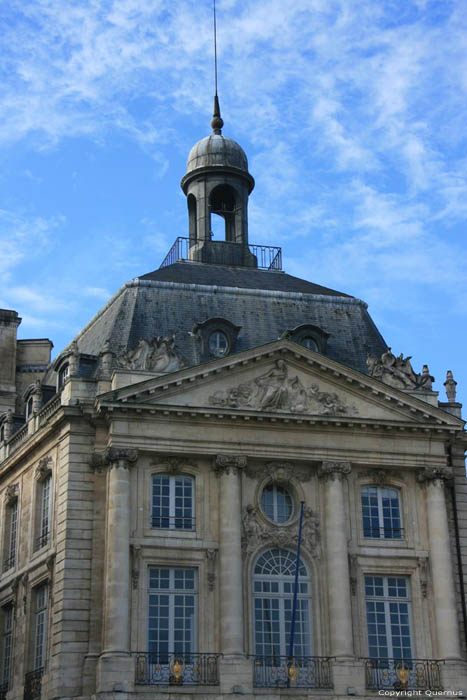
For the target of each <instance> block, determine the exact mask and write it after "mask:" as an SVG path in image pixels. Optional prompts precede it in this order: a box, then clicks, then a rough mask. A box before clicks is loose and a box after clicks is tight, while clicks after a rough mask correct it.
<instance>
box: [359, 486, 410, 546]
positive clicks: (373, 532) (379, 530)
mask: <svg viewBox="0 0 467 700" xmlns="http://www.w3.org/2000/svg"><path fill="white" fill-rule="evenodd" d="M362 519H363V536H364V537H371V538H374V539H386V540H388V539H389V540H400V539H402V537H403V536H404V531H403V529H402V519H401V507H400V493H399V490H398V489H395V488H392V487H389V486H362Z"/></svg>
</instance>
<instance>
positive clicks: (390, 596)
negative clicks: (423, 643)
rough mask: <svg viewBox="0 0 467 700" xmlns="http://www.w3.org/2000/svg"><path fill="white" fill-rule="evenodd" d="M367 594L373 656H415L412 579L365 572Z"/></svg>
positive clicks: (367, 612) (370, 642) (369, 645)
mask: <svg viewBox="0 0 467 700" xmlns="http://www.w3.org/2000/svg"><path fill="white" fill-rule="evenodd" d="M365 596H366V618H367V628H368V652H369V656H370V658H372V659H411V658H412V635H411V620H410V615H411V611H410V588H409V579H408V578H407V577H406V576H365Z"/></svg>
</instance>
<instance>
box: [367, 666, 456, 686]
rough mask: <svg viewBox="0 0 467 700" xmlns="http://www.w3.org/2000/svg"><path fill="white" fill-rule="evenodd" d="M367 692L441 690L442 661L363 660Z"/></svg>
mask: <svg viewBox="0 0 467 700" xmlns="http://www.w3.org/2000/svg"><path fill="white" fill-rule="evenodd" d="M364 662H365V677H366V687H367V689H368V690H385V689H387V690H442V684H441V664H442V663H443V662H442V661H437V660H433V659H364Z"/></svg>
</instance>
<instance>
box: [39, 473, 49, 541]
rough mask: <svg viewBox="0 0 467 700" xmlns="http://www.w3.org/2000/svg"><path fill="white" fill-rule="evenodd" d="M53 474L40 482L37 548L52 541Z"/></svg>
mask: <svg viewBox="0 0 467 700" xmlns="http://www.w3.org/2000/svg"><path fill="white" fill-rule="evenodd" d="M51 485H52V476H51V475H50V474H49V476H47V477H46V478H45V479H44V480H43V481H41V482H40V483H39V523H38V533H39V535H38V537H37V538H36V549H40V548H41V547H45V545H46V544H48V542H49V541H50V490H51Z"/></svg>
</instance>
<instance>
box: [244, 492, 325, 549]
mask: <svg viewBox="0 0 467 700" xmlns="http://www.w3.org/2000/svg"><path fill="white" fill-rule="evenodd" d="M242 526H243V538H242V549H243V552H244V554H249V553H251V552H254V551H255V550H256V549H258V548H259V547H260V546H262V545H275V546H276V547H296V545H297V538H298V522H297V521H295V522H293V523H291V524H290V525H287V524H283V525H276V524H274V523H268V522H266V521H265V519H264V518H263V517H262V516H261V514H260V512H259V509H258V508H256V507H255V506H253V505H251V504H250V505H248V506H246V508H244V509H243V515H242ZM320 540H321V536H320V526H319V519H318V517H317V516H316V514H315V513H314V511H313V510H312V509H311V508H310V507H308V506H307V507H305V508H304V511H303V528H302V542H303V546H304V547H305V548H306V549H307V550H308V552H310V554H313V555H314V556H319V553H320Z"/></svg>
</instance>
